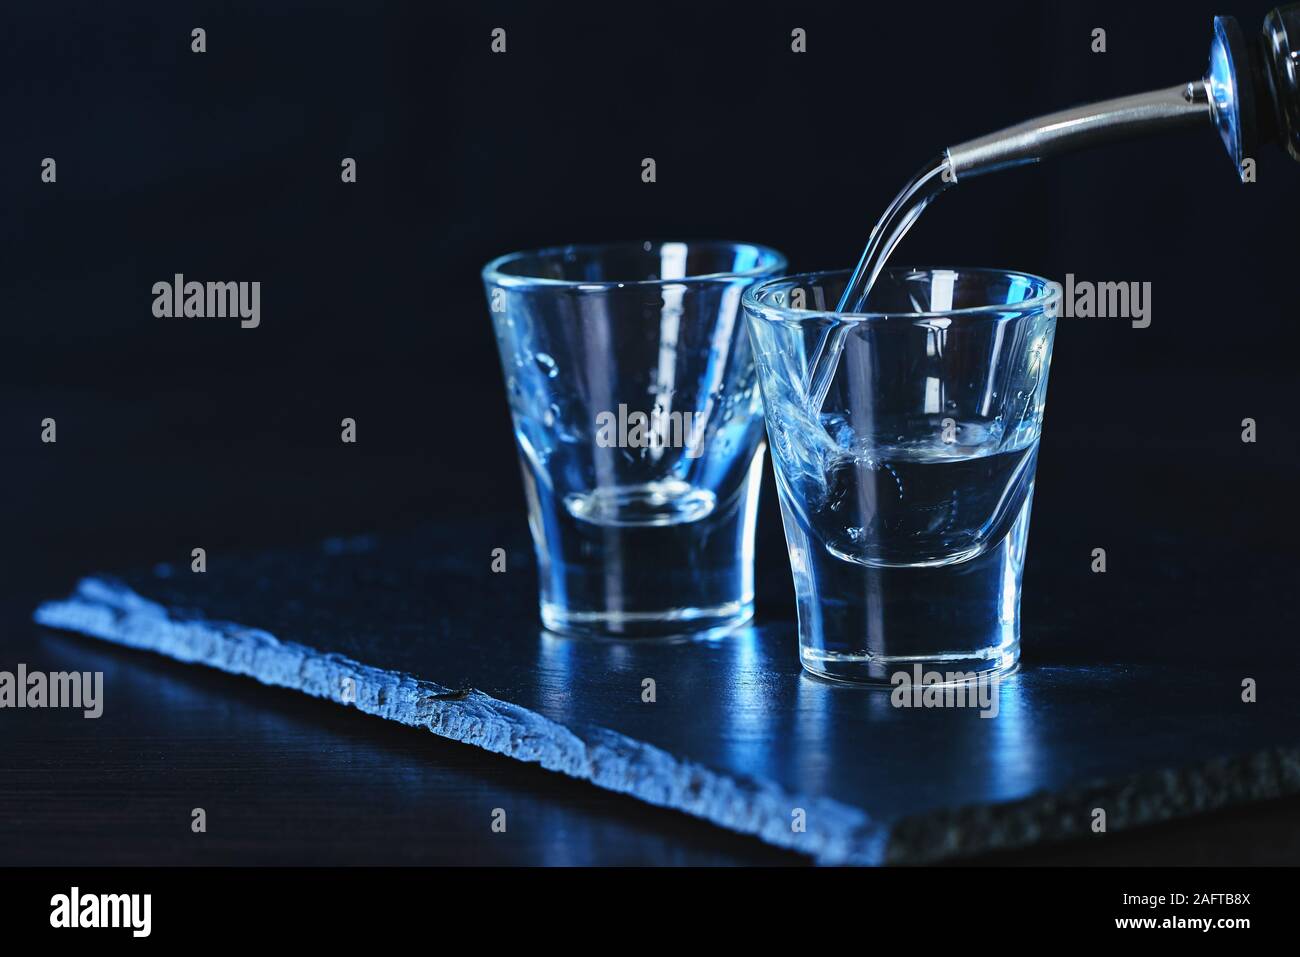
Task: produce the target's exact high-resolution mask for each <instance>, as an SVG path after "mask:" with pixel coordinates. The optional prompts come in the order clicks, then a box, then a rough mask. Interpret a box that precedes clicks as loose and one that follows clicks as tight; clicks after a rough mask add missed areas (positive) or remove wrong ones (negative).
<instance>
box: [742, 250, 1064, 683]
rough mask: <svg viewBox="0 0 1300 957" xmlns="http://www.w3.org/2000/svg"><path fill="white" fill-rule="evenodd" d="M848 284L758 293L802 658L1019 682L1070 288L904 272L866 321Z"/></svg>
mask: <svg viewBox="0 0 1300 957" xmlns="http://www.w3.org/2000/svg"><path fill="white" fill-rule="evenodd" d="M847 279H848V273H847V272H843V273H819V274H812V275H802V276H794V277H791V278H782V279H776V280H772V281H770V282H766V283H763V284H761V285H757V286H754V287H753V288H751V289H750V290H749V291H748V292H747V293H746V294H745V297H744V309H745V313H746V316H747V320H748V323H749V330H750V334H751V336H752V338H753V340H754V349H755V359H756V362H757V364H758V369H759V380H760V382H761V385H762V391H763V399H764V406H765V410H766V417H767V429H768V437H769V441H770V443H771V446H772V462H773V466H774V468H775V470H776V478H777V489H778V495H779V498H780V502H781V513H782V518H783V520H784V524H785V535H786V543H787V545H788V547H789V552H790V564H791V567H792V570H793V576H794V582H795V592H796V596H795V597H796V605H797V609H798V617H799V655H800V659H801V661H802V662H803V665H804V667H805V668H807V669H808V670H809V671H811V672H813V673H815V674H819V675H822V676H824V677H829V678H839V679H844V680H849V681H862V682H885V683H892V682H894V681H896V680H901V679H896V676H897V675H898V674H899V672H905V673H906V674H907V676H908V679H911V680H914V679H915V678H916V676H917V675H918V674H919V675H921V676H922V678H923V680H926V681H934V682H935V683H943V684H948V683H951V682H957V681H964V680H969V679H970V678H972V677H991V676H993V675H1000V674H1004V673H1007V672H1009V671H1011V670H1012V669H1014V668H1015V667H1016V665H1017V662H1018V661H1019V657H1020V588H1021V575H1022V572H1023V569H1024V559H1025V545H1026V540H1027V536H1028V532H1029V511H1030V503H1031V502H1032V500H1033V494H1034V467H1035V464H1036V462H1037V455H1038V440H1039V434H1040V431H1041V428H1042V422H1043V407H1044V402H1045V399H1046V395H1047V374H1048V366H1049V362H1050V360H1051V356H1052V341H1053V336H1054V334H1055V329H1056V320H1055V314H1056V309H1055V300H1054V298H1053V288H1054V287H1052V286H1050V285H1049V283H1048V282H1047V280H1044V279H1040V278H1038V277H1036V276H1030V275H1025V274H1023V273H1015V272H1002V271H994V270H984V269H961V270H947V269H932V270H926V271H916V270H897V269H895V270H886V271H885V272H884V273H882V274H881V276H880V278H879V279H878V280H877V282H876V284H875V286H874V287H873V289H872V292H871V295H870V297H869V300H868V306H869V308H871V309H872V310H874V311H872V312H869V313H864V314H858V315H854V314H841V313H837V312H835V311H834V309H835V306H834V304H835V303H837V302H838V301H839V298H840V294H841V292H842V291H843V289H844V285H845V283H846V281H847ZM918 669H919V671H918ZM936 672H937V674H938V676H939V677H933V678H932V677H931V675H933V674H934V673H936Z"/></svg>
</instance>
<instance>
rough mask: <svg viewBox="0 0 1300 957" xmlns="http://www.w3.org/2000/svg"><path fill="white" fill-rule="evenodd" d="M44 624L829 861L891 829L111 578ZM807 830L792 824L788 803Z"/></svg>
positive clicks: (45, 615) (869, 850)
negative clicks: (306, 698)
mask: <svg viewBox="0 0 1300 957" xmlns="http://www.w3.org/2000/svg"><path fill="white" fill-rule="evenodd" d="M34 618H35V620H36V622H37V623H39V624H42V625H47V626H49V627H53V628H62V629H66V630H69V631H75V632H80V633H83V634H86V635H91V636H93V637H96V638H103V639H106V640H108V641H112V642H115V643H117V644H121V645H125V646H127V647H130V648H138V649H142V650H146V651H153V652H157V653H158V654H162V655H166V656H168V657H171V658H175V659H177V660H179V661H184V662H188V663H194V664H203V665H207V666H209V667H212V668H217V669H220V670H221V671H226V672H230V673H232V674H237V675H245V676H248V677H251V678H256V679H257V680H258V681H260V682H261V683H263V684H266V685H272V686H276V687H282V688H292V689H294V690H296V691H302V692H305V693H306V694H309V695H312V696H313V697H317V698H325V699H328V700H330V701H334V702H336V703H339V704H343V705H350V706H352V707H355V708H356V709H357V710H359V711H363V712H365V713H366V714H372V715H377V716H378V717H381V718H384V719H386V720H388V721H395V722H397V723H399V724H404V725H408V726H410V727H415V728H426V729H427V730H429V731H432V732H433V733H434V734H436V735H439V736H440V737H444V738H451V739H452V740H454V741H462V742H465V743H466V744H472V745H475V746H477V747H480V748H483V749H485V750H487V751H493V752H495V753H497V754H504V755H507V756H508V757H511V758H514V759H516V760H518V761H526V762H530V763H534V764H539V765H541V766H542V767H544V768H547V769H549V770H552V771H559V772H560V773H562V774H567V775H569V776H570V777H574V778H580V779H583V780H586V781H590V782H591V783H593V784H595V785H597V786H599V787H602V788H606V789H608V790H610V791H617V792H620V793H623V794H630V795H632V796H634V797H636V798H639V799H640V800H642V801H646V802H647V803H649V804H654V805H658V806H661V807H668V808H673V809H675V810H679V811H684V812H686V813H687V814H691V815H693V816H695V817H699V818H703V819H704V820H706V821H710V822H711V823H714V824H717V825H720V826H722V827H725V828H728V829H730V830H733V831H738V832H740V833H743V834H752V835H755V836H757V837H759V838H760V839H762V840H764V841H766V842H767V843H769V844H773V845H776V846H778V847H784V848H789V849H791V850H795V851H799V852H801V853H804V854H808V855H810V856H811V857H812V858H813V859H814V860H816V861H817V862H818V863H824V864H867V865H874V864H881V863H883V861H884V856H885V844H886V838H887V834H886V831H885V829H884V828H883V827H881V826H880V825H879V824H877V823H875V822H873V821H872V820H871V819H870V818H869V817H868V816H867V814H866V813H864V812H863V811H861V810H860V809H858V808H854V807H850V806H848V805H846V804H841V803H839V802H837V801H832V800H828V799H825V798H814V797H806V796H801V795H796V794H789V793H787V792H786V791H784V790H783V789H782V788H781V787H779V786H777V785H776V784H774V783H772V782H768V781H762V780H752V779H749V778H743V777H737V776H734V775H729V774H724V773H720V772H718V771H715V770H711V769H709V768H706V767H704V766H702V765H699V764H695V763H692V762H689V761H683V760H680V759H678V758H675V757H673V755H671V754H669V753H667V752H666V751H663V750H661V749H659V748H656V747H653V746H652V745H649V744H646V743H644V742H641V741H636V740H634V739H632V738H629V737H626V736H624V735H621V734H618V733H617V732H614V731H611V730H609V729H606V728H600V727H591V728H584V727H566V726H563V725H560V724H557V723H556V722H554V721H551V720H550V719H548V718H546V717H543V716H542V715H540V714H537V713H536V712H533V711H530V710H528V709H527V708H522V707H519V706H518V705H514V704H511V703H510V702H508V701H501V700H499V699H497V698H493V697H491V696H489V695H486V694H483V693H482V692H480V691H477V690H470V691H465V692H462V691H454V690H452V689H450V688H445V687H443V686H441V685H438V684H435V683H434V682H431V681H425V680H422V679H419V678H416V677H414V676H413V675H409V674H404V673H401V672H395V671H386V670H383V669H379V668H373V667H370V666H369V665H365V664H362V663H360V662H357V661H353V660H351V659H350V658H347V657H344V656H342V655H338V654H325V653H322V652H319V651H316V650H314V649H312V648H308V647H306V646H305V645H299V644H295V643H293V642H287V641H281V640H280V639H278V638H276V637H275V636H274V635H272V634H270V633H269V632H266V631H262V630H260V629H256V628H248V627H246V626H243V625H238V624H234V623H231V622H220V621H210V620H207V619H200V618H182V617H178V616H174V615H172V614H171V613H169V612H168V610H167V609H166V608H164V607H163V606H162V605H159V604H157V603H155V602H152V601H149V600H148V599H146V598H143V597H141V596H140V595H138V594H136V593H135V592H134V591H132V590H131V589H130V588H128V587H126V586H125V585H123V584H121V583H119V582H115V581H113V580H110V579H103V578H85V579H83V580H82V581H81V582H79V583H78V585H77V589H76V591H75V593H74V594H73V595H72V597H70V598H68V599H66V600H64V601H56V602H48V603H46V604H43V605H41V606H40V607H39V608H38V609H37V610H36V612H35V615H34ZM794 808H803V809H805V810H806V811H807V820H808V829H807V831H806V832H798V833H796V832H794V831H793V830H792V829H791V811H792V809H794Z"/></svg>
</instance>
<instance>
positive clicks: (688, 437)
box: [483, 242, 785, 638]
mask: <svg viewBox="0 0 1300 957" xmlns="http://www.w3.org/2000/svg"><path fill="white" fill-rule="evenodd" d="M784 267H785V259H784V257H782V256H781V255H780V253H777V252H775V251H773V250H771V249H767V248H764V247H761V246H755V245H751V244H747V243H731V242H689V243H684V242H665V243H650V242H646V243H616V244H610V245H598V246H567V247H557V248H554V249H544V250H538V251H534V252H524V253H516V254H512V255H508V256H503V257H501V258H499V259H497V260H494V261H493V262H491V263H489V264H488V265H487V267H486V268H485V269H484V270H483V281H484V285H485V291H486V293H487V297H488V306H489V310H490V312H491V316H492V322H493V327H494V329H495V331H496V338H497V345H498V347H499V349H500V353H501V364H502V369H503V371H504V375H505V384H506V392H507V395H508V398H509V402H510V411H511V415H512V418H513V420H514V428H515V437H516V439H517V443H518V448H519V457H520V462H521V465H522V467H523V475H524V489H525V493H526V496H527V499H528V520H529V527H530V530H531V532H532V537H533V545H534V548H535V551H536V554H537V560H538V576H539V579H540V580H539V589H540V610H541V619H542V623H543V624H544V625H545V626H546V627H547V628H548V629H551V630H553V631H557V632H562V633H565V634H575V635H585V636H593V637H601V636H603V637H615V638H640V637H656V638H667V637H677V636H688V635H700V634H702V633H715V634H716V633H721V632H722V631H725V630H726V629H728V628H731V627H733V626H735V625H738V624H740V623H742V622H744V621H746V620H748V619H749V618H750V617H751V616H752V615H753V601H754V523H755V518H756V511H757V506H758V489H759V476H760V474H761V470H762V462H763V456H762V451H763V438H764V431H763V416H762V403H761V399H760V396H759V389H758V382H757V374H756V372H755V369H754V362H753V355H752V352H751V351H750V342H749V337H748V335H747V334H746V332H745V328H744V319H743V318H742V317H741V313H740V297H741V293H742V292H743V291H744V290H745V288H746V287H747V286H748V285H750V284H751V283H753V282H756V281H759V280H761V279H764V278H769V277H771V276H774V275H778V274H779V273H780V271H781V270H782V269H784Z"/></svg>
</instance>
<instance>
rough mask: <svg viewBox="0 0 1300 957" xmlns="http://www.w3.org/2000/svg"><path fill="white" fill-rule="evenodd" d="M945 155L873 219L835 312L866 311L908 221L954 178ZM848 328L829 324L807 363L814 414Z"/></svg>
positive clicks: (818, 410) (908, 226)
mask: <svg viewBox="0 0 1300 957" xmlns="http://www.w3.org/2000/svg"><path fill="white" fill-rule="evenodd" d="M948 168H949V167H948V158H947V155H946V154H943V155H940V156H939V158H938V159H936V160H934V161H933V162H931V163H928V164H926V166H925V167H923V168H922V170H921V172H920V173H918V174H917V175H916V176H915V177H913V178H912V180H911V182H909V183H908V184H907V185H906V186H904V187H903V189H902V191H901V192H900V193H899V194H898V195H897V196H895V197H894V201H893V202H892V203H890V204H889V207H888V208H887V209H886V210H885V212H884V215H883V216H881V217H880V219H879V220H878V221H877V223H876V225H875V228H873V229H872V230H871V236H870V237H869V238H868V239H867V246H866V248H865V249H864V250H863V251H862V258H861V259H859V260H858V265H857V268H855V269H854V270H853V275H852V276H851V277H850V278H849V283H848V285H847V286H845V287H844V294H843V295H842V296H841V297H840V301H839V305H838V306H836V309H835V311H836V312H838V313H855V312H863V311H865V310H866V304H867V299H868V297H869V296H870V294H871V287H872V286H873V285H874V284H875V282H876V279H877V277H878V276H879V275H880V271H881V270H882V269H884V268H885V263H886V262H888V260H889V257H890V255H891V254H892V253H893V251H894V249H895V247H897V246H898V244H899V243H900V242H902V240H903V237H904V236H906V235H907V231H908V230H909V229H911V228H912V224H913V223H915V222H916V220H917V218H918V217H919V216H920V215H921V213H922V212H924V211H925V207H927V206H929V205H930V203H931V202H932V201H933V200H934V199H935V198H936V197H937V196H938V195H939V194H940V193H942V192H943V191H944V190H945V189H947V188H948V187H949V186H951V185H953V183H954V182H955V180H954V179H953V177H951V176H950V175H947V174H948ZM851 328H852V324H851V323H841V324H838V325H835V326H833V327H831V329H829V330H828V331H827V333H826V337H825V339H823V340H822V342H821V345H820V347H819V349H818V352H817V355H816V357H815V358H814V359H813V361H812V363H811V374H810V377H809V382H808V396H809V400H810V403H811V406H812V412H813V414H814V415H818V414H820V413H821V410H822V405H823V404H824V403H825V401H826V393H827V392H828V391H829V390H830V387H831V382H832V381H833V380H834V379H835V371H836V369H837V368H838V367H839V362H840V355H841V353H843V351H844V340H845V337H846V336H847V335H848V334H849V331H850V329H851Z"/></svg>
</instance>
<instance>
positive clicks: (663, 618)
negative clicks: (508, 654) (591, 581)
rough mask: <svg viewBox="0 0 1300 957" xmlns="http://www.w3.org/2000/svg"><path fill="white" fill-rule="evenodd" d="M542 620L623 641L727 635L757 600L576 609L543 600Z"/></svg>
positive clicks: (558, 629) (558, 628) (581, 634)
mask: <svg viewBox="0 0 1300 957" xmlns="http://www.w3.org/2000/svg"><path fill="white" fill-rule="evenodd" d="M541 613H542V624H543V625H544V626H545V627H546V630H547V631H551V632H555V633H557V634H561V635H567V636H571V637H577V638H594V639H605V640H615V641H621V640H623V639H635V640H647V639H648V640H659V641H674V640H678V641H680V640H685V639H692V640H700V639H703V640H708V639H710V638H718V637H722V636H723V635H725V634H726V633H727V632H729V631H732V630H733V629H735V628H738V627H740V626H741V625H744V624H746V623H747V622H749V621H750V620H751V619H752V618H753V617H754V605H753V602H739V601H733V602H727V603H725V604H722V605H715V606H712V607H708V608H670V609H665V610H663V611H658V612H655V611H639V612H620V611H574V610H572V609H568V608H564V607H561V606H559V605H554V604H550V603H547V602H543V603H542V605H541Z"/></svg>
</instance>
